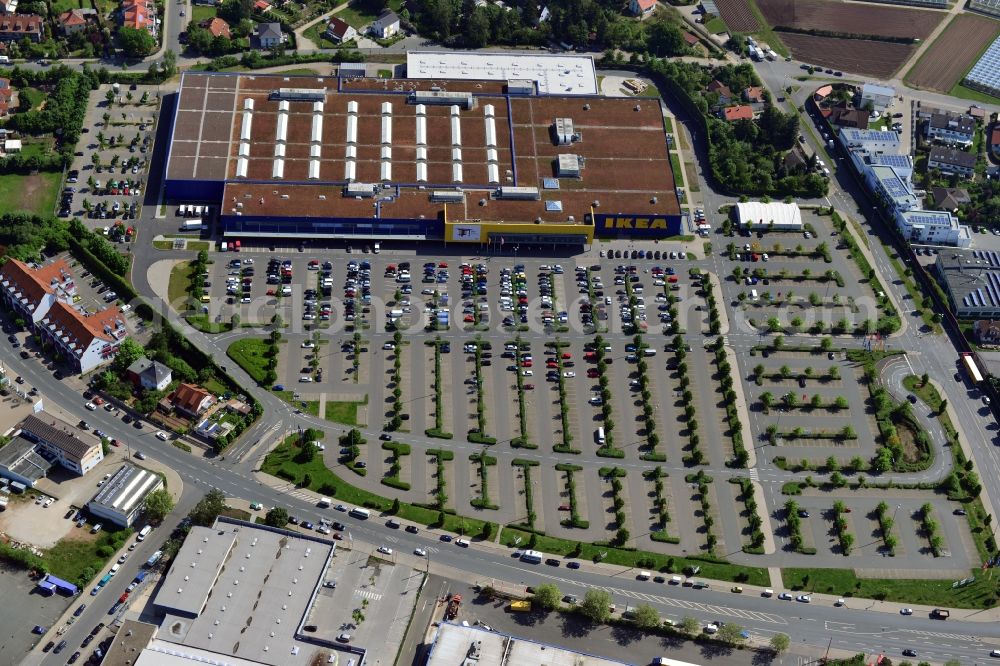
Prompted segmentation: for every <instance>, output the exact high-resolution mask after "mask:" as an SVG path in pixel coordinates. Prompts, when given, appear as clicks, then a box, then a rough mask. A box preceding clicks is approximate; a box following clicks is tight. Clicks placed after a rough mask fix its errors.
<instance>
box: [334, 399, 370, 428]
mask: <svg viewBox="0 0 1000 666" xmlns="http://www.w3.org/2000/svg"><path fill="white" fill-rule="evenodd" d="M367 404H368V396H365V399H364V400H363V401H361V402H351V401H338V400H328V401H327V402H326V413H325V414H324V415H323V418H325V419H326V420H327V421H333V422H334V423H343V424H344V425H350V426H355V425H358V406H359V405H367Z"/></svg>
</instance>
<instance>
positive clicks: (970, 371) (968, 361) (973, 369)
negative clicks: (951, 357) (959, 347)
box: [962, 352, 983, 384]
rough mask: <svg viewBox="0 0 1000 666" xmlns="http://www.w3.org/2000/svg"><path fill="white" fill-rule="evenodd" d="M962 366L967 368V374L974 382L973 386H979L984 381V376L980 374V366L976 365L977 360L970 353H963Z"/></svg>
mask: <svg viewBox="0 0 1000 666" xmlns="http://www.w3.org/2000/svg"><path fill="white" fill-rule="evenodd" d="M962 365H964V366H965V372H966V374H967V375H969V379H970V380H972V383H973V384H979V383H980V382H982V381H983V374H982V373H981V372H979V366H978V365H976V359H975V358H974V357H973V356H972V354H970V353H969V352H963V353H962Z"/></svg>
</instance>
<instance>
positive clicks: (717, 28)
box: [705, 16, 729, 35]
mask: <svg viewBox="0 0 1000 666" xmlns="http://www.w3.org/2000/svg"><path fill="white" fill-rule="evenodd" d="M705 30H708V31H709V32H710V33H712V34H713V35H717V34H719V33H720V32H727V31H728V30H729V28H728V27H726V22H725V21H723V20H722V19H721V18H719V17H718V16H713V17H712V19H711V20H710V21H709V22H708V23H706V24H705Z"/></svg>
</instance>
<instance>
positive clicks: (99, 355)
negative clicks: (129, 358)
mask: <svg viewBox="0 0 1000 666" xmlns="http://www.w3.org/2000/svg"><path fill="white" fill-rule="evenodd" d="M35 330H36V331H37V332H38V334H39V335H40V336H41V338H42V340H43V342H44V343H48V344H51V345H52V346H53V347H55V349H56V351H57V352H58V353H59V354H60V355H61V356H62V357H63V358H65V359H66V360H67V362H68V363H70V365H72V366H73V367H74V369H75V370H76V371H78V372H81V373H84V372H90V371H91V370H93V369H94V368H96V367H98V366H100V365H102V364H103V363H107V362H108V361H110V360H111V359H113V358H114V356H115V354H117V353H118V345H119V344H121V341H122V340H124V339H125V338H126V337H128V331H127V330H126V329H125V316H124V315H123V314H122V313H121V311H119V310H118V308H117V307H116V306H112V307H110V308H108V309H107V310H102V311H100V312H97V313H94V314H89V315H85V314H82V313H81V312H79V311H78V310H76V309H75V308H74V307H73V306H71V305H69V304H68V303H65V302H63V301H56V302H55V303H53V304H52V307H50V308H49V311H48V313H46V315H45V316H44V317H43V318H42V319H41V321H39V322H38V323H37V324H36V325H35Z"/></svg>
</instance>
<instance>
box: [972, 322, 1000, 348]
mask: <svg viewBox="0 0 1000 666" xmlns="http://www.w3.org/2000/svg"><path fill="white" fill-rule="evenodd" d="M972 335H973V337H974V338H975V340H976V342H977V343H979V344H981V345H1000V321H997V320H995V319H977V320H976V321H974V322H973V323H972Z"/></svg>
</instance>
